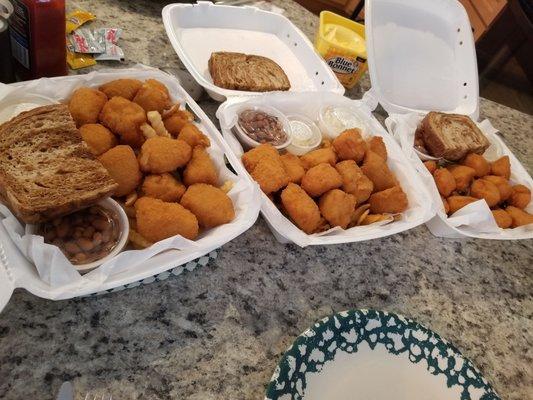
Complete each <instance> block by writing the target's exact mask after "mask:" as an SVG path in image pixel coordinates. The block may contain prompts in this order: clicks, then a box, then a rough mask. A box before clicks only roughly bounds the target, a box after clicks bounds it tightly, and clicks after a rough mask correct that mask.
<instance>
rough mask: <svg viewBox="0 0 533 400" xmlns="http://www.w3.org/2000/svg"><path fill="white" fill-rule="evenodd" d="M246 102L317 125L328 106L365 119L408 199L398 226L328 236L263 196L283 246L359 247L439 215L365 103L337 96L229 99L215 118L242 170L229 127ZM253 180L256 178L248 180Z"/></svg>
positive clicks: (267, 214)
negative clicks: (307, 229)
mask: <svg viewBox="0 0 533 400" xmlns="http://www.w3.org/2000/svg"><path fill="white" fill-rule="evenodd" d="M243 102H246V104H250V105H255V104H257V105H269V106H272V107H275V108H277V109H278V110H280V111H281V112H283V113H284V114H286V115H288V114H295V113H296V114H301V115H304V116H306V117H308V118H310V119H311V120H313V121H316V120H317V118H318V112H319V110H320V109H321V108H322V107H323V106H325V105H333V106H343V107H350V108H353V109H354V110H355V111H356V112H357V113H358V114H360V115H361V117H362V118H363V120H364V121H365V123H366V125H367V128H365V131H364V132H363V136H365V137H366V138H368V137H370V136H373V135H375V136H381V137H382V138H383V141H384V142H385V146H386V147H387V152H388V160H387V164H388V166H389V168H390V169H391V171H392V172H393V173H394V175H395V176H396V178H397V179H398V181H399V182H400V185H401V187H402V189H403V191H404V192H405V193H406V194H407V198H408V200H409V208H408V209H407V210H406V211H405V212H403V213H402V215H401V219H400V220H399V221H394V222H391V223H386V222H380V223H375V224H372V225H367V226H357V227H353V228H350V229H346V230H343V229H341V228H339V227H337V228H333V229H330V230H328V231H327V232H322V233H317V234H312V235H308V234H306V233H305V232H303V231H302V230H300V229H299V228H298V227H297V226H296V225H294V224H293V223H292V222H291V221H290V220H289V219H288V218H286V217H285V216H284V215H283V214H282V213H281V211H280V210H279V209H278V208H277V207H276V206H275V205H274V203H272V201H270V199H269V198H268V197H267V196H266V195H265V194H264V193H261V195H262V202H261V212H262V214H263V216H264V217H265V219H266V220H267V223H268V225H269V227H270V229H271V230H272V232H273V233H274V236H275V237H276V239H277V240H278V241H280V242H282V243H287V242H293V243H296V244H297V245H299V246H301V247H305V246H308V245H324V244H335V243H348V242H359V241H364V240H370V239H377V238H381V237H385V236H388V235H392V234H394V233H398V232H402V231H405V230H408V229H411V228H414V227H416V226H418V225H421V224H423V223H424V222H426V221H428V220H429V219H430V218H431V217H433V216H434V215H435V211H434V209H433V204H432V202H431V196H430V195H429V193H428V192H427V190H426V189H425V187H424V185H423V184H422V182H421V180H420V178H419V177H418V174H417V173H416V170H415V169H414V168H413V167H412V166H411V165H410V163H409V162H408V161H407V159H406V158H405V156H404V155H403V152H402V151H401V149H400V147H399V146H398V144H397V143H396V142H395V141H394V139H393V138H392V137H390V136H389V134H388V133H387V132H386V131H385V129H383V127H382V126H381V125H380V124H379V122H378V121H377V120H376V119H375V118H374V117H373V116H372V114H371V112H370V109H369V108H368V107H367V106H366V103H365V102H363V101H355V100H350V99H348V98H346V97H344V96H341V95H337V94H334V93H316V92H313V93H272V94H266V95H262V96H258V97H254V98H232V99H229V100H228V101H226V102H225V103H223V104H222V105H221V106H220V108H219V109H218V111H217V118H218V119H219V120H220V126H221V129H222V134H223V136H224V139H226V141H227V142H228V144H229V145H230V147H231V149H232V150H233V152H234V154H235V155H236V156H237V157H238V159H239V166H240V165H241V164H240V157H241V156H242V154H243V148H242V146H241V144H240V143H239V141H238V140H237V138H236V137H235V136H234V135H233V133H232V132H231V127H232V125H233V123H234V122H235V120H236V115H235V113H236V111H237V110H238V109H239V108H240V107H242V103H243ZM250 179H252V178H251V177H250Z"/></svg>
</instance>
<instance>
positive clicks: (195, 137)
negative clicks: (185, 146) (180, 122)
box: [165, 123, 211, 147]
mask: <svg viewBox="0 0 533 400" xmlns="http://www.w3.org/2000/svg"><path fill="white" fill-rule="evenodd" d="M165 126H166V125H165ZM171 133H172V132H171ZM178 139H181V140H183V141H185V142H187V143H189V146H191V147H194V146H204V147H209V146H210V145H211V142H210V141H209V138H208V137H207V136H206V135H204V134H203V133H202V131H200V129H198V128H197V127H196V125H194V124H192V123H186V124H185V125H184V126H183V128H182V129H181V130H180V131H179V134H178Z"/></svg>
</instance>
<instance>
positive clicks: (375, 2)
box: [365, 0, 533, 239]
mask: <svg viewBox="0 0 533 400" xmlns="http://www.w3.org/2000/svg"><path fill="white" fill-rule="evenodd" d="M365 21H366V25H365V35H366V43H367V53H368V69H369V74H370V80H371V83H372V88H371V89H370V91H369V92H368V93H367V94H366V95H367V96H370V97H373V98H375V99H376V101H377V102H379V104H381V105H382V106H383V108H384V109H385V111H387V113H388V114H389V117H388V118H387V120H386V123H385V124H386V126H387V128H388V130H389V132H390V133H391V134H393V135H394V136H395V137H396V138H397V139H398V141H399V142H400V144H401V146H402V148H403V150H404V152H405V153H406V155H407V158H408V159H409V160H410V161H411V162H412V163H413V164H414V165H415V167H416V168H417V170H418V171H419V173H420V175H421V177H422V179H423V181H424V184H425V186H426V188H427V189H428V190H429V191H430V192H431V193H432V197H433V202H434V209H435V212H436V214H437V215H436V216H435V217H434V218H433V219H432V220H431V221H430V222H429V223H428V224H427V225H428V228H429V229H430V230H431V232H432V233H433V234H435V235H436V236H444V237H456V238H457V237H476V238H485V239H524V238H531V237H533V227H527V228H526V227H520V228H516V229H500V228H497V226H495V222H494V221H492V222H493V223H492V225H493V227H492V228H490V227H489V229H488V231H487V232H481V231H479V230H477V229H476V228H475V227H474V226H473V224H472V226H471V225H470V224H465V225H464V226H454V224H452V223H451V220H450V219H449V218H448V217H447V215H446V214H445V213H444V211H443V206H442V201H441V199H440V196H439V195H438V191H437V188H436V185H435V182H434V181H433V179H432V178H431V176H430V174H429V173H428V172H427V169H426V168H425V167H424V165H423V163H422V161H421V160H420V159H419V158H418V157H417V156H416V154H415V152H414V150H413V137H414V135H413V132H412V131H411V130H412V129H413V127H414V129H416V124H418V123H419V122H420V121H421V120H422V119H423V117H424V116H425V115H426V114H427V113H428V112H430V111H441V112H447V113H455V114H463V115H467V116H469V117H470V118H471V119H472V120H473V121H477V120H478V118H479V87H478V71H477V62H476V50H475V43H474V38H473V35H472V30H471V27H470V23H469V19H468V15H467V13H466V11H465V9H464V8H463V6H462V5H461V3H460V2H458V1H455V0H433V1H426V0H370V1H367V2H366V4H365ZM478 125H480V128H481V129H482V131H483V132H484V133H485V135H486V136H487V138H488V139H489V140H490V141H491V144H492V145H493V146H496V147H497V148H498V149H500V151H501V154H500V155H509V157H510V159H511V172H512V174H513V175H512V181H513V183H521V184H524V185H526V186H528V187H529V188H530V189H532V188H533V184H532V180H531V177H530V176H529V174H528V173H527V172H526V170H525V169H524V168H523V167H522V165H520V163H519V161H518V160H517V159H516V157H514V155H513V154H512V153H511V151H510V150H509V149H508V148H507V147H506V146H505V145H504V144H503V142H502V141H501V139H500V138H499V137H498V136H497V135H496V133H495V132H496V131H495V130H494V128H492V126H490V123H489V124H487V123H482V124H478ZM407 137H409V140H407ZM489 158H490V157H489ZM428 176H429V178H431V179H428ZM435 193H437V194H435ZM481 201H483V202H484V200H481ZM530 208H531V209H533V204H530ZM485 214H486V215H485V217H486V218H487V219H489V218H491V215H490V214H491V213H490V211H488V207H485ZM476 219H478V218H472V221H474V220H476ZM494 227H495V228H496V229H494ZM489 231H492V232H489Z"/></svg>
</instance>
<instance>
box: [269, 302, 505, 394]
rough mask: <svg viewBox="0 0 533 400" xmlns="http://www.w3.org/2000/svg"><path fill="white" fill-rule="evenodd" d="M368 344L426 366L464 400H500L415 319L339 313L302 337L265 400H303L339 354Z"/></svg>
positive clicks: (287, 354) (285, 358) (455, 352)
mask: <svg viewBox="0 0 533 400" xmlns="http://www.w3.org/2000/svg"><path fill="white" fill-rule="evenodd" d="M363 341H366V342H367V343H368V345H369V346H370V348H371V349H374V348H375V347H376V345H377V344H378V343H379V344H383V345H384V346H385V347H386V348H387V350H388V351H389V353H391V354H395V355H399V354H403V353H405V352H408V355H409V360H410V361H411V362H412V363H419V362H420V361H421V360H425V362H426V363H427V370H428V371H429V372H430V373H431V374H433V375H439V374H444V375H446V384H447V386H448V387H452V386H454V385H459V386H461V387H462V392H461V399H460V400H471V398H472V397H471V394H470V389H475V390H476V391H480V390H481V391H482V394H481V396H480V399H481V400H501V399H500V397H499V396H498V395H497V394H496V392H495V391H494V389H493V388H492V386H491V385H490V384H489V383H488V382H487V380H486V379H485V378H484V377H483V376H482V375H481V373H480V372H479V371H478V369H477V368H476V367H475V366H474V365H473V364H472V362H471V361H470V360H468V359H467V358H465V357H464V356H463V355H462V354H461V353H460V352H459V350H458V349H457V348H456V347H455V346H453V345H452V344H451V343H450V342H448V341H447V340H446V339H443V338H441V337H440V336H439V335H438V334H436V333H435V332H433V331H431V330H430V329H428V328H426V327H425V326H423V325H420V324H419V323H417V322H415V321H413V320H411V319H408V318H405V317H403V316H401V315H396V314H393V313H388V312H385V311H375V310H349V311H343V312H340V313H338V314H335V315H332V316H330V317H326V318H324V319H322V320H320V321H318V322H317V323H315V324H314V325H313V326H312V327H311V328H309V329H307V330H306V331H305V332H303V333H302V334H301V335H300V336H298V338H297V339H296V340H295V341H294V343H293V344H292V346H291V347H289V349H288V350H287V351H286V352H285V354H284V355H283V357H282V359H281V361H280V362H279V364H278V366H277V367H276V370H275V371H274V375H273V376H272V379H271V380H270V383H269V385H268V387H267V390H266V396H265V400H282V399H283V400H289V399H291V400H301V399H303V395H304V393H305V388H306V386H307V381H306V376H305V375H306V373H308V372H319V371H321V370H322V367H323V366H324V364H325V363H327V362H328V361H331V360H332V359H333V358H334V356H335V353H336V351H337V349H339V348H340V349H342V350H343V351H346V352H348V353H354V352H357V349H358V347H359V344H360V343H361V342H363Z"/></svg>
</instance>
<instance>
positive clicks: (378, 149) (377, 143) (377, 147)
mask: <svg viewBox="0 0 533 400" xmlns="http://www.w3.org/2000/svg"><path fill="white" fill-rule="evenodd" d="M367 146H368V149H369V150H371V151H373V152H374V153H376V154H377V155H378V156H380V157H381V158H383V159H384V160H385V161H387V147H386V146H385V142H384V141H383V138H382V137H381V136H372V137H371V138H370V140H368V141H367Z"/></svg>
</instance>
